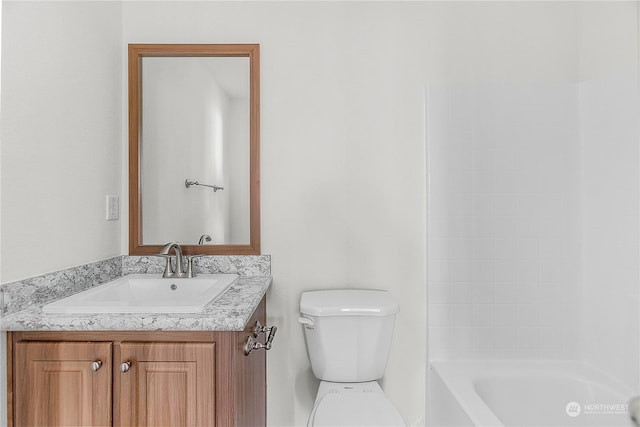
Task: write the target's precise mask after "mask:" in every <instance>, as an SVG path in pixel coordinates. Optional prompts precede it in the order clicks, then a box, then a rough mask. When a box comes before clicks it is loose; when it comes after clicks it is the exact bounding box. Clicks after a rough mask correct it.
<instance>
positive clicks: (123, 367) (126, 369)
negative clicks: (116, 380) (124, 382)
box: [120, 360, 131, 374]
mask: <svg viewBox="0 0 640 427" xmlns="http://www.w3.org/2000/svg"><path fill="white" fill-rule="evenodd" d="M129 369H131V362H129V361H128V360H127V361H126V362H124V363H122V364H121V365H120V372H122V373H123V374H124V373H125V372H129Z"/></svg>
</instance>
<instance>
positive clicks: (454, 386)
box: [429, 360, 638, 427]
mask: <svg viewBox="0 0 640 427" xmlns="http://www.w3.org/2000/svg"><path fill="white" fill-rule="evenodd" d="M429 370H431V371H432V374H435V375H437V376H438V378H439V379H440V380H441V381H442V383H443V384H444V385H445V386H446V387H447V388H448V390H449V392H450V393H451V395H452V396H453V397H454V398H455V399H456V400H457V401H458V404H459V405H460V407H461V408H462V410H463V411H464V412H465V414H466V415H467V417H468V418H469V419H470V420H471V422H472V423H473V424H474V425H475V426H492V427H493V426H495V427H504V423H503V422H502V421H501V420H500V419H499V418H498V416H497V415H495V413H494V412H493V411H492V410H491V408H490V407H489V406H488V405H487V404H486V403H485V401H484V400H483V399H482V397H480V395H479V394H478V393H477V391H476V389H475V381H476V380H478V379H480V378H487V377H492V376H494V377H503V378H504V377H511V376H513V375H514V374H516V375H519V376H522V374H523V372H524V373H525V374H526V375H531V374H541V375H544V376H553V377H555V378H558V377H559V378H569V379H577V380H580V381H588V382H597V383H598V384H599V385H601V386H603V387H605V388H607V389H610V390H611V391H613V392H614V393H616V394H620V396H626V397H625V402H626V401H627V400H628V399H631V397H633V396H634V395H636V394H638V393H634V392H633V390H631V389H629V388H628V387H627V386H625V385H624V384H622V383H621V382H620V381H618V380H616V379H615V378H613V377H611V376H609V375H608V374H607V373H606V372H604V371H602V370H601V369H598V368H596V367H594V366H593V365H591V364H589V363H587V362H584V361H579V360H567V361H544V360H473V361H470V360H451V361H448V360H438V361H430V362H429ZM554 374H555V375H554Z"/></svg>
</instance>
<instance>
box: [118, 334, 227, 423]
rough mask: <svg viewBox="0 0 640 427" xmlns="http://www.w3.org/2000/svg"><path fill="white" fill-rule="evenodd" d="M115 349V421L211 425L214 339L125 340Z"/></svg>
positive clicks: (212, 414) (213, 403) (213, 395)
mask: <svg viewBox="0 0 640 427" xmlns="http://www.w3.org/2000/svg"><path fill="white" fill-rule="evenodd" d="M119 350H120V351H119V354H120V356H119V360H120V363H121V364H125V365H124V366H123V370H125V372H120V371H119V372H118V375H119V382H118V383H117V384H119V386H118V388H119V391H120V393H119V397H118V398H117V402H116V408H118V409H117V410H118V412H119V417H118V420H119V423H120V424H121V425H123V426H140V427H143V426H158V427H161V426H162V427H164V426H173V427H179V426H203V427H204V426H207V427H211V426H213V425H215V402H216V399H215V391H216V390H215V344H214V343H126V342H125V343H122V344H120V348H119ZM116 354H118V352H116ZM127 362H128V363H130V365H127Z"/></svg>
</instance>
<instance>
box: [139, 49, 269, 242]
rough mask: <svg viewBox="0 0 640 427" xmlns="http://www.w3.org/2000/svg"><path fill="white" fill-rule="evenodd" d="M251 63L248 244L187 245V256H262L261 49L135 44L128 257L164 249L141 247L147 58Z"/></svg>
mask: <svg viewBox="0 0 640 427" xmlns="http://www.w3.org/2000/svg"><path fill="white" fill-rule="evenodd" d="M163 56H167V57H180V56H185V57H194V56H217V57H225V56H230V57H248V58H249V84H250V90H249V126H250V129H249V244H246V245H244V244H242V245H187V244H185V245H182V244H181V242H178V243H180V246H181V247H182V250H183V253H184V254H188V255H196V254H198V255H200V254H203V255H257V254H260V45H258V44H130V45H129V255H155V254H157V253H158V252H160V249H161V248H162V245H144V244H143V243H142V242H143V240H142V203H141V200H142V199H141V188H140V142H141V141H140V136H141V135H140V133H141V131H140V129H141V124H142V121H141V118H142V106H141V105H142V104H141V101H142V97H141V92H142V80H141V79H142V72H141V70H142V58H144V57H163Z"/></svg>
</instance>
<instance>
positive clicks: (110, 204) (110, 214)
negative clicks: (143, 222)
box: [106, 194, 120, 221]
mask: <svg viewBox="0 0 640 427" xmlns="http://www.w3.org/2000/svg"><path fill="white" fill-rule="evenodd" d="M106 206H107V218H106V219H107V221H115V220H116V219H118V218H120V197H119V196H118V195H117V194H107V203H106Z"/></svg>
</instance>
